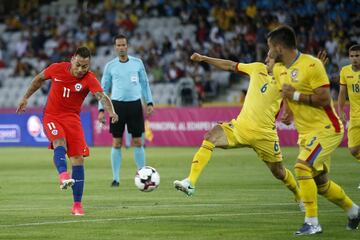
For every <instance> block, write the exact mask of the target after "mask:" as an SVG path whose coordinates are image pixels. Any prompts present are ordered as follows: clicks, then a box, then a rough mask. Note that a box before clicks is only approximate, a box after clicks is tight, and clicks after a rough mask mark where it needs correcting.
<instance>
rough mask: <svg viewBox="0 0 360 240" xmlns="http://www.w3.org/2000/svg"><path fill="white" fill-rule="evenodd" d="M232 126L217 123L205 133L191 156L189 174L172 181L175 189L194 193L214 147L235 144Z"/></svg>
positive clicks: (187, 193)
mask: <svg viewBox="0 0 360 240" xmlns="http://www.w3.org/2000/svg"><path fill="white" fill-rule="evenodd" d="M232 126H233V125H232V124H231V123H222V124H218V125H216V126H214V127H213V128H212V129H211V130H210V131H208V132H207V133H206V134H205V137H204V141H203V142H202V144H201V147H200V148H199V149H198V151H197V152H196V153H195V155H194V157H193V160H192V163H191V169H190V174H189V176H188V177H187V178H185V179H183V180H181V181H179V180H176V181H174V186H175V188H176V189H178V190H180V191H182V192H184V193H185V194H186V195H188V196H191V195H193V194H194V192H195V185H196V183H197V181H198V178H199V177H200V174H201V172H202V171H203V169H204V168H205V166H206V165H207V163H208V162H209V160H210V158H211V155H212V152H213V150H214V148H215V147H222V148H226V147H230V146H233V145H236V143H235V141H236V140H235V137H234V135H233V129H234V128H233V127H232ZM229 141H230V143H229Z"/></svg>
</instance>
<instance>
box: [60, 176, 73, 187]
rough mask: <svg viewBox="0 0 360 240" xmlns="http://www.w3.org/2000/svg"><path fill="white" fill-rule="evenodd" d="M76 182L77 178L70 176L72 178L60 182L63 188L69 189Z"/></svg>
mask: <svg viewBox="0 0 360 240" xmlns="http://www.w3.org/2000/svg"><path fill="white" fill-rule="evenodd" d="M74 184H75V180H74V179H72V178H70V179H65V180H63V181H61V182H60V189H61V190H65V189H68V188H70V187H72V186H74Z"/></svg>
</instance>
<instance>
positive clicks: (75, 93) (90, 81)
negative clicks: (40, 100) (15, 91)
mask: <svg viewBox="0 0 360 240" xmlns="http://www.w3.org/2000/svg"><path fill="white" fill-rule="evenodd" d="M70 66H71V63H70V62H61V63H54V64H51V65H50V66H49V67H47V68H46V69H45V70H44V75H45V79H51V88H50V92H49V96H48V99H47V104H46V106H45V110H44V113H48V114H62V113H77V114H80V111H81V105H82V104H83V102H84V99H85V98H86V96H87V95H88V93H89V92H91V93H93V94H94V93H97V92H103V89H102V88H101V85H100V82H99V81H98V80H97V79H96V76H95V74H94V73H92V72H91V71H89V72H88V73H87V74H86V75H85V76H84V77H83V78H76V77H74V76H73V75H71V73H70Z"/></svg>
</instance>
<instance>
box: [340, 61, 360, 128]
mask: <svg viewBox="0 0 360 240" xmlns="http://www.w3.org/2000/svg"><path fill="white" fill-rule="evenodd" d="M340 84H341V85H345V86H347V92H348V96H349V100H350V118H351V119H352V120H359V121H360V71H357V72H355V71H354V70H353V69H352V65H351V64H350V65H347V66H345V67H343V68H342V69H341V71H340Z"/></svg>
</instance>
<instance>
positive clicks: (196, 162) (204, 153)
mask: <svg viewBox="0 0 360 240" xmlns="http://www.w3.org/2000/svg"><path fill="white" fill-rule="evenodd" d="M214 147H215V145H214V144H212V143H211V142H209V141H207V140H204V141H203V142H202V145H201V147H200V148H199V150H198V151H197V152H196V154H195V156H194V158H193V160H192V164H191V170H190V175H189V177H188V179H189V181H190V183H191V184H192V186H194V187H195V184H196V182H197V180H198V178H199V176H200V174H201V172H202V170H203V169H204V167H205V166H206V165H207V163H208V162H209V160H210V158H211V154H212V151H213V149H214Z"/></svg>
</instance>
